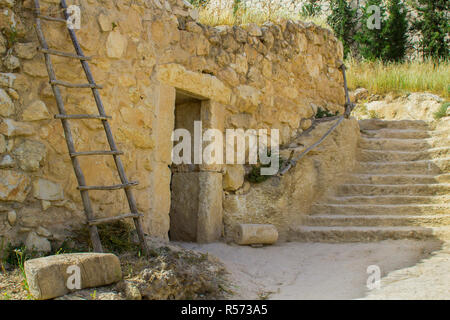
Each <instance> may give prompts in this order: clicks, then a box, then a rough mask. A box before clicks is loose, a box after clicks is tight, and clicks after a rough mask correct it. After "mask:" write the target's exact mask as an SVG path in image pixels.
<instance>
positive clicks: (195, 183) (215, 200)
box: [169, 90, 223, 242]
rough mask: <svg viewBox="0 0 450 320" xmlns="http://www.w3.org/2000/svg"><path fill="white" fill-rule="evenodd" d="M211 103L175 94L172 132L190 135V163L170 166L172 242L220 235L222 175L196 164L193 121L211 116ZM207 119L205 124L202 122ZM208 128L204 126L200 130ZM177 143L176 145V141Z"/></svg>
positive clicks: (197, 240) (212, 238)
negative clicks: (177, 131)
mask: <svg viewBox="0 0 450 320" xmlns="http://www.w3.org/2000/svg"><path fill="white" fill-rule="evenodd" d="M210 106H211V102H210V101H209V100H206V99H203V98H201V97H198V96H195V95H192V94H190V93H186V92H184V91H181V90H177V91H176V99H175V121H174V122H175V123H174V129H180V128H182V129H186V130H188V131H189V132H190V134H191V151H192V152H191V164H180V165H176V164H172V165H171V171H172V172H171V174H172V176H171V207H170V231H169V238H170V240H172V241H189V242H212V241H216V240H219V239H220V237H221V235H222V225H223V223H222V174H221V172H220V171H213V170H206V168H205V167H204V166H203V165H202V164H195V161H194V160H195V159H194V153H195V152H196V151H197V154H198V150H196V149H195V142H194V140H195V139H194V134H195V132H194V122H195V121H202V125H203V126H205V125H206V126H208V123H210V121H207V120H208V119H205V117H206V118H208V117H209V115H210V112H211V110H210ZM204 120H206V121H204ZM205 129H207V128H205V127H203V130H205ZM176 143H178V142H176Z"/></svg>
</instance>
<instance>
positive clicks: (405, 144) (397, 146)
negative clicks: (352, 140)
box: [358, 137, 445, 152]
mask: <svg viewBox="0 0 450 320" xmlns="http://www.w3.org/2000/svg"><path fill="white" fill-rule="evenodd" d="M441 144H443V142H442V141H441V140H439V139H433V138H432V139H380V138H364V137H361V138H360V139H359V144H358V146H359V148H361V149H366V150H384V151H388V150H389V151H415V152H417V151H427V150H428V149H431V148H437V147H445V145H441Z"/></svg>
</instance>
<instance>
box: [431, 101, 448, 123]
mask: <svg viewBox="0 0 450 320" xmlns="http://www.w3.org/2000/svg"><path fill="white" fill-rule="evenodd" d="M449 107H450V102H444V103H442V105H441V107H440V108H439V110H438V111H436V112H435V113H434V118H435V119H436V120H439V119H441V118H444V117H446V116H447V110H448V108H449Z"/></svg>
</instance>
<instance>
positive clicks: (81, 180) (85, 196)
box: [34, 0, 149, 254]
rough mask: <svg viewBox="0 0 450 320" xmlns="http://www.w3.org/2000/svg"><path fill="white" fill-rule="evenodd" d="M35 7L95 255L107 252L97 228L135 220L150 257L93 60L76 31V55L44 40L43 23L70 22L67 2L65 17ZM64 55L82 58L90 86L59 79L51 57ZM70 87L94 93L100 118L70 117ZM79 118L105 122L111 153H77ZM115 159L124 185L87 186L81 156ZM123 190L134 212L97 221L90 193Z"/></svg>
mask: <svg viewBox="0 0 450 320" xmlns="http://www.w3.org/2000/svg"><path fill="white" fill-rule="evenodd" d="M34 4H35V14H36V25H35V29H36V33H37V36H38V39H39V43H40V51H41V52H42V53H43V54H44V57H45V64H46V66H47V72H48V76H49V80H50V85H51V87H52V90H53V94H54V96H55V99H56V104H57V106H58V111H59V114H57V115H55V119H60V120H61V122H62V126H63V129H64V136H65V138H66V142H67V147H68V149H69V155H70V158H71V160H72V165H73V168H74V170H75V175H76V177H77V181H78V188H77V189H78V190H80V193H81V199H82V201H83V206H84V212H85V214H86V217H87V220H88V226H89V235H90V238H91V242H92V245H93V247H94V251H95V252H103V248H102V244H101V241H100V237H99V234H98V230H97V225H99V224H103V223H109V222H113V221H118V220H122V219H126V218H133V220H134V225H135V227H136V231H137V234H138V237H139V242H140V244H141V248H142V251H143V254H148V253H149V251H148V246H147V243H146V241H145V236H144V231H143V228H142V221H141V217H142V214H140V213H139V212H138V209H137V206H136V201H135V199H134V196H133V193H132V190H131V187H133V186H135V185H137V184H138V183H137V182H132V181H128V179H127V176H126V174H125V170H124V167H123V164H122V160H121V159H120V155H122V154H123V152H121V151H119V150H118V149H117V146H116V143H115V141H114V137H113V135H112V131H111V127H110V125H109V123H108V119H111V117H110V116H107V115H106V113H105V108H104V107H103V103H102V100H101V98H100V94H99V91H98V89H101V88H102V87H101V86H99V85H98V84H96V83H95V81H94V78H93V76H92V73H91V70H90V68H89V64H88V62H87V61H89V60H90V59H91V58H90V57H86V56H85V55H84V54H83V51H82V50H81V48H80V44H79V42H78V39H77V36H76V34H75V32H74V30H73V29H70V28H69V27H67V31H68V32H69V35H70V38H71V40H72V44H73V46H74V48H75V52H76V53H75V54H73V53H66V52H61V51H57V50H53V49H50V48H49V47H48V44H47V41H46V39H45V37H44V34H43V32H42V27H41V20H45V21H49V22H56V23H65V24H66V23H67V20H68V19H69V15H68V13H67V4H66V1H65V0H61V8H62V11H63V13H64V18H55V17H50V16H45V15H42V14H41V9H40V4H39V0H34ZM52 55H56V56H61V57H65V58H68V59H78V60H80V62H81V66H82V67H83V70H84V73H85V75H86V78H87V80H88V83H87V84H72V83H68V82H65V81H60V80H57V79H56V76H55V71H54V68H53V64H52V61H51V56H52ZM60 86H62V87H68V88H79V89H86V88H87V89H91V90H92V94H93V96H94V99H95V103H96V104H97V109H98V113H99V114H98V115H97V114H67V113H66V110H65V107H64V102H63V99H62V96H61V91H60V89H59V87H60ZM77 119H89V120H96V121H101V122H102V124H103V128H104V130H105V133H106V137H107V140H108V144H109V148H110V150H108V151H85V152H77V151H76V150H75V145H74V141H73V137H72V132H71V129H70V123H69V122H70V120H77ZM99 155H104V156H113V157H114V162H115V164H116V168H117V172H118V174H119V177H120V180H121V184H117V185H112V186H88V185H86V181H85V177H84V174H83V171H82V170H81V167H80V163H79V161H78V158H79V157H83V156H99ZM119 189H123V190H124V191H125V194H126V197H127V199H128V205H129V207H130V212H131V213H127V214H122V215H119V216H115V217H110V218H102V219H96V218H95V217H94V213H93V210H92V204H91V199H90V198H89V191H90V190H119Z"/></svg>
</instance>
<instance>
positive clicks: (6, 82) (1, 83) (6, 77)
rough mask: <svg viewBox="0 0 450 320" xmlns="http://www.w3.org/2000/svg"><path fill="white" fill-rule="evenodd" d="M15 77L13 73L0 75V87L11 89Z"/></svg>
mask: <svg viewBox="0 0 450 320" xmlns="http://www.w3.org/2000/svg"><path fill="white" fill-rule="evenodd" d="M15 80H16V75H15V74H13V73H0V87H7V88H11V87H13V86H14V81H15Z"/></svg>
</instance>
